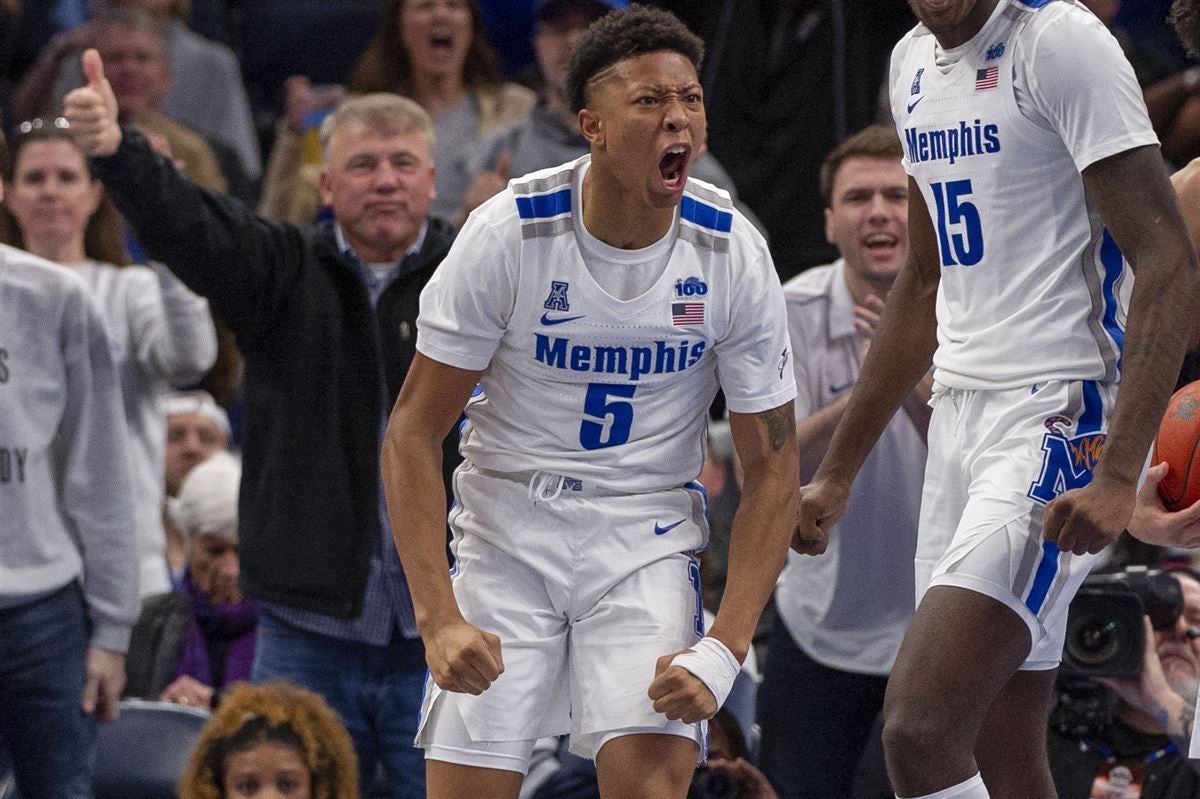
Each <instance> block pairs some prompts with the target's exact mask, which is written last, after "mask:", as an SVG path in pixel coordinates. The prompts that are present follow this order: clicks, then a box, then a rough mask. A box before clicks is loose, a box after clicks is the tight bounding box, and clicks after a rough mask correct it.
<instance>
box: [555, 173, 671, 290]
mask: <svg viewBox="0 0 1200 799" xmlns="http://www.w3.org/2000/svg"><path fill="white" fill-rule="evenodd" d="M589 167H590V164H588V163H585V164H583V165H581V167H580V168H579V169H578V170H576V172H575V183H574V185H573V186H572V187H571V189H572V191H574V192H575V196H576V197H578V198H579V202H578V203H576V207H575V209H574V210H573V211H572V214H574V216H575V240H576V241H577V242H578V244H579V252H580V254H581V255H583V263H584V265H586V266H587V270H588V272H589V273H590V274H591V276H592V279H593V280H595V281H596V283H597V284H598V285H599V286H600V288H602V289H604V290H605V291H606V292H608V294H609V295H611V296H612V297H615V298H616V299H618V300H632V299H633V298H635V297H640V296H641V295H643V294H645V293H646V292H647V291H649V290H650V287H651V286H653V285H654V284H655V283H656V282H657V281H658V279H659V278H660V277H661V276H662V273H663V272H664V271H665V270H666V268H667V262H668V261H669V260H670V259H671V251H672V248H673V246H674V244H675V234H676V228H677V226H678V225H679V215H678V214H676V215H675V217H674V218H673V219H672V220H671V229H670V230H668V231H667V234H666V235H665V236H663V237H662V238H661V239H659V240H658V241H656V242H654V243H653V244H651V245H650V246H649V247H643V248H641V249H639V250H623V249H621V248H619V247H613V246H612V245H609V244H605V243H604V242H603V241H601V240H600V239H598V238H596V237H595V236H593V235H592V234H591V233H589V232H588V230H587V227H586V226H585V225H584V224H583V178H584V176H585V175H586V174H587V171H588V168H589Z"/></svg>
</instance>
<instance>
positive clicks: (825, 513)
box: [792, 480, 850, 555]
mask: <svg viewBox="0 0 1200 799" xmlns="http://www.w3.org/2000/svg"><path fill="white" fill-rule="evenodd" d="M849 501H850V492H849V490H848V489H846V488H844V487H842V486H841V484H839V483H835V482H833V481H831V480H820V481H814V482H812V483H809V484H808V485H805V486H801V487H800V509H799V513H798V518H797V520H796V532H795V533H794V534H793V535H792V549H794V550H796V551H797V552H799V553H800V554H801V555H820V554H821V553H823V552H824V551H825V547H826V546H828V544H829V528H831V527H833V525H834V523H836V522H837V520H838V519H840V518H841V517H842V514H843V513H845V512H846V507H847V505H848V504H849Z"/></svg>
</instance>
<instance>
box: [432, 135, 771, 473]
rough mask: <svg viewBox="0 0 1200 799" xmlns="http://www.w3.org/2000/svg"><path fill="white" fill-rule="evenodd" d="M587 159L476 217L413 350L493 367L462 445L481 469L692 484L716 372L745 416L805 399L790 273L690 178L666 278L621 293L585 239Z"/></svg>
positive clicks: (439, 279) (540, 178)
mask: <svg viewBox="0 0 1200 799" xmlns="http://www.w3.org/2000/svg"><path fill="white" fill-rule="evenodd" d="M587 158H588V157H586V156H585V157H584V158H582V159H580V160H579V161H575V162H572V163H569V164H565V165H563V166H561V167H557V168H554V169H549V170H543V171H541V172H535V173H532V174H531V175H528V176H526V177H524V178H520V179H518V180H514V181H512V182H511V183H510V185H509V187H508V189H506V190H505V191H503V192H501V193H500V194H499V195H497V196H496V197H494V198H492V199H491V200H489V201H488V202H487V203H485V204H484V205H483V206H481V207H480V208H479V209H478V210H476V211H475V213H473V214H472V215H471V217H470V219H469V220H468V222H467V224H466V225H465V226H464V227H463V230H462V232H461V233H460V234H459V236H458V239H457V240H456V241H455V243H454V247H453V248H452V250H451V251H450V253H449V255H447V257H446V259H445V261H444V262H443V263H442V265H441V266H440V267H439V269H438V270H437V272H436V273H435V275H434V277H433V279H432V280H431V281H430V282H429V284H428V286H427V287H426V288H425V290H424V292H423V293H422V295H421V314H420V318H419V320H418V323H417V327H418V337H417V348H418V350H420V351H421V352H422V353H423V354H424V355H426V356H427V357H430V358H432V359H434V360H437V361H440V362H442V363H447V364H450V365H451V366H457V367H459V368H463V369H472V370H484V371H483V376H482V378H481V380H480V387H479V389H477V390H476V392H475V395H474V396H473V397H472V398H471V400H470V402H469V403H468V405H467V409H466V412H467V419H468V421H467V423H466V424H465V425H464V426H463V429H462V439H461V446H460V448H461V451H462V453H463V456H464V457H465V458H467V459H468V460H469V461H471V462H473V463H475V464H476V465H478V466H480V467H483V468H485V469H492V470H495V471H501V472H510V471H527V470H542V471H549V472H555V473H559V474H563V475H567V476H571V477H577V478H580V479H587V480H591V481H594V482H596V483H599V484H601V485H604V486H606V487H609V488H612V489H614V490H619V491H628V492H646V491H658V490H662V489H665V488H670V487H675V486H680V485H683V484H685V483H687V482H688V481H690V480H694V479H695V478H696V476H697V475H698V474H699V472H700V468H701V466H702V463H703V448H702V441H703V434H704V431H705V429H706V424H707V419H708V408H709V405H710V404H711V402H712V399H713V397H714V395H715V394H716V391H717V386H718V382H719V383H720V385H721V386H722V387H723V388H724V390H725V395H726V399H727V404H728V407H729V409H730V410H732V411H736V412H739V413H757V412H759V411H764V410H768V409H770V408H775V407H778V406H780V405H783V404H784V403H786V402H788V401H789V400H791V399H793V397H794V396H795V383H794V379H793V375H792V366H791V363H790V353H789V345H788V334H787V327H786V324H785V312H784V304H783V294H782V291H781V289H780V286H779V279H778V277H777V275H776V273H775V270H774V266H773V265H772V262H771V258H770V255H769V253H768V251H767V247H766V242H765V241H763V239H762V237H761V236H760V235H759V234H758V233H757V232H756V231H755V230H754V228H753V227H752V226H751V225H750V224H749V223H748V222H747V221H746V220H745V219H744V218H743V217H742V216H741V215H740V214H738V212H737V211H736V210H735V209H734V208H733V206H732V203H731V202H730V200H729V196H728V195H727V194H726V193H725V192H723V191H721V190H720V189H717V188H715V187H712V186H710V185H708V184H705V183H702V182H700V181H696V180H691V179H689V181H688V184H687V188H686V190H685V192H684V196H683V200H682V203H681V205H680V209H679V212H678V214H679V215H678V218H677V220H676V223H675V225H674V226H673V228H672V233H671V234H670V235H673V236H674V237H675V240H674V244H673V247H672V250H671V253H670V257H669V260H668V261H667V263H666V268H665V270H664V271H663V273H662V275H661V276H659V278H658V280H657V281H656V282H654V284H653V285H652V286H651V288H650V289H649V290H647V291H645V292H644V293H642V294H641V295H639V296H637V297H634V298H632V299H629V300H620V299H617V298H615V297H613V296H611V295H609V294H608V293H607V292H605V291H604V290H603V289H602V288H601V287H600V286H599V285H598V284H597V283H596V281H595V280H594V279H593V277H592V275H591V273H590V272H589V271H588V269H587V266H586V265H585V263H584V260H583V256H582V255H581V253H580V249H579V244H578V242H577V238H576V228H577V227H580V228H581V227H582V225H583V221H582V214H581V212H580V206H579V201H578V196H577V195H578V193H579V186H580V183H581V181H580V180H579V179H578V176H579V174H580V173H579V170H580V169H581V167H583V166H585V165H586V164H587Z"/></svg>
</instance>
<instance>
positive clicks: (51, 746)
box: [0, 136, 138, 799]
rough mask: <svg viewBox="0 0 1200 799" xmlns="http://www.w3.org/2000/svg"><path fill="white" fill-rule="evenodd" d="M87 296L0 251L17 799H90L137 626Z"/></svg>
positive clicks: (119, 464) (131, 548)
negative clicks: (103, 727) (100, 745)
mask: <svg viewBox="0 0 1200 799" xmlns="http://www.w3.org/2000/svg"><path fill="white" fill-rule="evenodd" d="M7 163H8V159H7V153H6V152H5V147H4V139H3V136H0V165H4V166H7ZM3 194H4V186H3V185H2V184H0V197H3ZM89 294H90V292H89V290H88V287H87V286H86V285H85V284H84V282H83V280H82V279H80V277H79V275H78V274H77V272H75V271H74V270H70V269H64V268H63V267H61V266H58V265H56V264H53V263H50V262H49V261H44V260H42V259H41V258H38V257H36V256H33V255H30V254H29V253H26V252H24V251H22V250H19V249H16V248H14V247H10V246H8V245H5V244H0V508H3V513H4V521H3V539H4V541H3V545H2V546H0V741H3V743H4V745H5V746H6V747H7V748H8V750H9V753H10V755H11V757H12V762H13V771H14V774H15V777H16V783H17V787H18V789H19V790H20V792H21V794H22V795H23V796H24V797H25V799H46V798H48V797H62V796H90V795H91V781H92V780H91V772H92V761H93V759H94V756H95V743H96V722H97V721H99V722H101V723H103V722H107V721H111V720H112V719H114V718H116V716H117V699H118V698H119V697H120V695H121V686H122V685H123V684H124V682H125V667H124V663H125V649H126V647H127V646H128V643H129V631H130V628H131V627H132V626H133V622H134V620H135V619H136V617H137V573H138V566H137V556H136V552H137V542H136V538H135V533H134V509H133V487H132V485H131V484H130V470H129V468H128V455H127V453H126V451H125V443H124V440H125V434H124V429H123V420H124V413H123V410H122V407H121V388H120V383H119V377H118V374H117V368H116V365H115V364H114V363H113V358H112V346H111V344H110V342H109V340H108V338H107V336H106V335H105V324H104V320H103V319H102V318H101V316H100V312H99V310H98V309H97V308H96V307H95V306H94V305H93V303H92V301H91V298H90V297H89Z"/></svg>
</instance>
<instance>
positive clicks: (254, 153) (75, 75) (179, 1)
mask: <svg viewBox="0 0 1200 799" xmlns="http://www.w3.org/2000/svg"><path fill="white" fill-rule="evenodd" d="M126 6H127V7H131V8H136V9H140V10H143V11H146V12H148V13H150V14H152V15H153V16H154V18H155V19H156V20H158V22H159V24H160V25H161V26H163V28H164V31H165V39H166V53H167V54H168V56H169V71H170V77H171V85H170V90H169V91H168V92H167V94H166V96H165V98H164V99H163V105H162V111H163V113H164V114H166V115H167V116H168V117H170V118H171V119H172V120H174V121H175V122H177V123H179V124H181V125H184V126H186V127H187V128H189V129H191V130H193V131H196V132H197V133H198V134H199V135H200V136H203V137H204V138H205V139H206V140H208V141H209V142H210V143H212V144H214V145H216V146H221V147H225V148H228V149H229V150H230V151H231V152H232V154H233V156H234V158H235V160H236V163H237V165H238V168H239V170H240V172H241V173H242V174H243V175H245V177H246V179H247V180H248V181H250V183H251V184H254V183H256V182H257V181H258V179H259V178H260V177H262V154H261V153H260V152H259V147H258V134H257V132H256V131H255V128H254V119H253V117H252V116H251V113H250V102H249V100H248V99H247V98H246V89H245V87H244V86H243V85H242V80H241V70H240V68H239V66H238V62H237V57H236V56H235V55H234V54H233V52H232V51H231V50H230V49H229V48H228V47H226V46H225V45H223V44H219V43H217V42H213V41H210V40H208V39H205V38H204V37H203V36H201V35H199V34H197V33H194V32H193V31H191V30H189V29H188V27H187V24H186V22H185V20H186V19H187V16H188V12H189V10H190V6H191V3H190V0H107V2H101V4H100V5H99V8H100V11H101V13H102V14H103V13H104V12H105V11H106V10H107V9H109V8H112V7H126ZM96 32H97V31H96V28H95V26H94V25H91V24H87V25H84V26H83V27H82V28H76V29H72V30H70V31H67V32H65V33H62V34H59V35H56V36H55V37H54V38H53V39H52V40H51V42H50V44H49V45H48V46H47V48H46V50H45V51H44V52H43V55H42V57H41V58H39V59H38V61H37V62H36V63H35V64H34V66H33V67H31V68H30V69H29V71H28V72H27V73H26V74H25V76H24V78H22V80H21V83H20V84H19V86H18V88H17V91H16V93H15V95H14V112H15V113H16V114H17V118H18V119H24V118H28V117H34V116H39V115H43V114H48V113H50V112H51V111H52V110H53V109H54V108H55V107H56V106H57V105H58V102H59V101H60V100H61V98H62V97H63V96H64V95H65V94H66V93H67V92H68V91H70V90H71V89H73V88H74V87H76V86H78V85H79V84H80V83H81V82H82V80H83V74H82V72H81V71H80V68H79V59H78V55H79V54H80V53H81V52H83V50H84V48H86V47H94V46H95V44H96V40H95V35H96Z"/></svg>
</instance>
